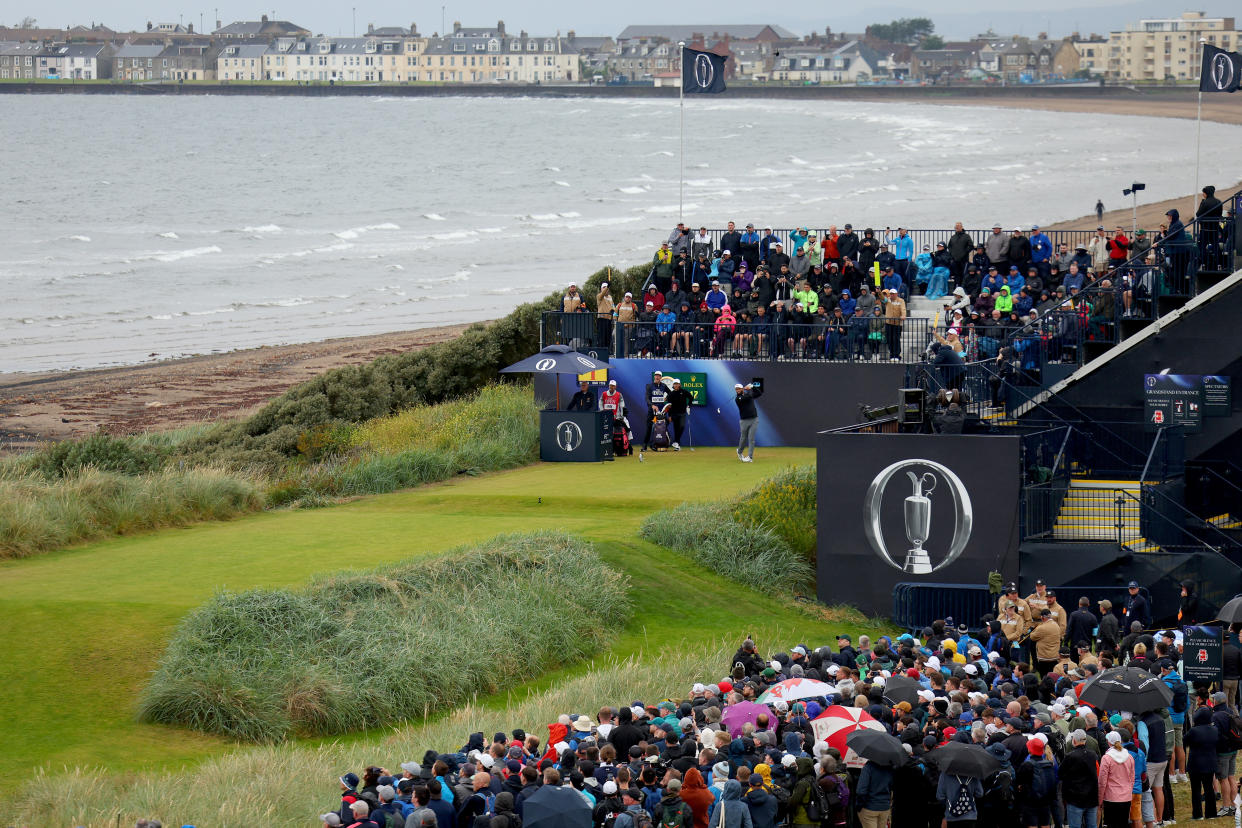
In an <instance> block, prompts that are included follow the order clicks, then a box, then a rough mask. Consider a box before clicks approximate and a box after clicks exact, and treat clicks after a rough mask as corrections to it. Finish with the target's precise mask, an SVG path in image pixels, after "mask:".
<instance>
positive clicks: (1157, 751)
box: [1137, 710, 1173, 821]
mask: <svg viewBox="0 0 1242 828" xmlns="http://www.w3.org/2000/svg"><path fill="white" fill-rule="evenodd" d="M1138 722H1139V730H1138V734H1137V735H1138V736H1139V737H1140V738H1141V741H1142V745H1143V748H1144V750H1145V751H1146V752H1147V780H1148V783H1149V784H1148V790H1146V791H1144V792H1143V799H1144V800H1145V801H1144V802H1143V806H1144V810H1146V807H1147V804H1148V803H1147V802H1146V800H1147V799H1148V798H1150V799H1151V808H1152V813H1154V814H1157V815H1161V816H1163V814H1164V776H1165V772H1166V771H1167V770H1168V768H1169V753H1170V750H1169V749H1170V748H1171V747H1172V746H1173V745H1172V744H1171V741H1172V740H1171V739H1166V738H1165V737H1166V735H1167V736H1172V735H1173V721H1172V720H1171V719H1170V718H1169V713H1168V711H1167V710H1148V711H1147V712H1146V713H1143V714H1142V715H1141V716H1140V717H1139V718H1138ZM1166 722H1167V723H1168V724H1167V726H1166ZM1153 821H1154V820H1153Z"/></svg>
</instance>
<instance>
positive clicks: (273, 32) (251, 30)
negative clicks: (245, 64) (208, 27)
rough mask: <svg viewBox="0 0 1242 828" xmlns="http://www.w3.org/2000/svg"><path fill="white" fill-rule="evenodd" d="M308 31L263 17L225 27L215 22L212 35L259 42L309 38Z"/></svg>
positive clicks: (285, 22)
mask: <svg viewBox="0 0 1242 828" xmlns="http://www.w3.org/2000/svg"><path fill="white" fill-rule="evenodd" d="M310 34H311V32H310V30H309V29H304V28H302V27H301V26H298V25H297V24H295V23H290V22H289V21H288V20H269V19H268V17H267V15H266V14H265V15H263V16H262V17H260V18H259V19H258V20H236V21H234V22H232V23H230V24H229V25H227V26H221V25H220V21H219V20H217V21H216V30H215V31H214V32H212V35H213V36H214V37H216V38H219V39H221V40H261V41H268V42H270V41H272V40H275V39H276V38H278V37H310Z"/></svg>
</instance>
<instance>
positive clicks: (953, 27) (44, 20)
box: [2, 0, 1242, 39]
mask: <svg viewBox="0 0 1242 828" xmlns="http://www.w3.org/2000/svg"><path fill="white" fill-rule="evenodd" d="M268 2H269V3H274V5H269V6H267V7H263V6H259V5H254V4H253V3H247V2H238V0H39V2H35V0H12V1H11V2H7V3H5V7H6V8H5V11H4V12H3V14H4V15H5V18H6V19H3V21H2V22H4V23H5V24H7V25H13V24H15V23H16V22H17V21H18V20H20V19H21V18H22V17H23V16H24V15H30V16H32V17H34V18H35V19H36V20H37V21H38V23H39V25H40V26H47V27H56V26H66V25H71V24H77V23H83V24H89V23H92V22H103V23H106V24H107V25H108V26H111V27H112V28H114V29H118V30H129V29H139V28H145V27H146V23H147V21H151V22H153V23H168V22H185V23H191V22H192V23H194V24H195V28H196V29H197V28H198V27H199V22H200V20H201V21H202V25H203V26H205V27H206V29H207V30H208V31H210V30H211V29H212V28H214V26H213V24H212V21H213V19H214V18H215V17H216V16H217V14H218V16H219V17H220V19H222V20H224V22H225V23H228V22H230V21H232V20H253V19H257V18H258V17H259V15H260V14H263V13H265V12H266V13H267V14H269V15H271V14H273V13H274V14H275V16H276V17H278V18H281V19H288V20H292V21H293V22H295V23H298V24H300V25H302V26H305V27H306V28H308V29H311V30H312V31H314V32H316V33H322V34H328V35H349V34H350V33H351V29H352V27H353V25H354V22H353V21H354V13H355V12H354V10H355V9H356V15H357V27H358V31H359V32H363V31H365V30H366V24H367V23H374V24H375V25H377V26H409V25H410V24H411V23H417V24H418V28H419V31H420V32H421V33H423V34H431V33H432V32H437V31H439V30H440V28H441V20H444V21H445V22H446V23H447V25H448V27H451V26H452V24H453V21H455V20H459V21H461V22H462V24H463V25H466V26H472V25H473V26H491V25H494V24H495V22H496V21H497V20H504V21H505V24H506V27H507V28H508V29H509V30H510V31H515V32H516V31H518V30H519V29H525V30H527V31H529V32H531V33H532V34H540V35H543V34H552V33H555V32H556V31H558V30H559V31H560V32H561V33H565V32H567V31H569V30H570V29H573V30H575V31H576V32H577V33H578V34H580V35H583V34H607V35H616V34H617V33H618V32H620V31H621V29H622V28H624V27H625V26H626V25H628V24H630V23H646V24H653V23H661V22H663V23H677V24H697V23H703V24H704V25H709V24H712V23H776V24H779V25H782V26H784V27H786V28H788V29H790V30H792V31H794V32H796V33H798V34H806V33H808V32H810V31H823V30H824V28H825V27H831V28H832V29H833V31H837V32H842V31H846V32H851V31H861V30H862V29H863V28H864V27H865V26H866V25H867V24H868V23H882V22H888V21H889V20H893V19H894V18H900V17H919V16H928V17H931V18H932V20H933V21H934V22H935V24H936V31H937V32H939V33H941V34H943V35H944V36H945V37H947V38H953V39H957V38H968V37H970V36H972V35H974V34H976V33H979V32H982V31H986V30H987V29H988V28H989V27H990V28H992V29H993V30H994V31H996V32H997V33H1000V34H1019V35H1026V36H1031V37H1033V36H1035V35H1038V34H1039V33H1040V32H1048V33H1049V34H1051V35H1052V36H1054V37H1056V36H1061V35H1065V34H1069V33H1070V32H1073V31H1079V32H1081V33H1082V34H1088V33H1090V32H1099V33H1106V32H1108V31H1109V30H1115V29H1121V28H1123V27H1124V25H1125V24H1126V23H1127V22H1132V21H1136V20H1138V19H1139V18H1140V17H1169V16H1178V15H1180V13H1181V11H1182V10H1183V9H1185V8H1193V9H1197V10H1202V11H1206V12H1207V13H1208V14H1209V15H1217V16H1225V15H1230V14H1236V15H1239V16H1242V7H1240V6H1239V4H1238V3H1237V0H1193V5H1192V6H1179V5H1176V4H1173V3H1170V2H1168V0H1046V1H1045V2H1042V3H1039V4H1030V5H1029V6H1027V5H1026V4H1023V5H1022V6H1021V7H1018V8H1014V6H1016V5H1017V4H1015V3H1013V2H1012V0H930V2H925V3H912V2H909V0H898V2H891V3H882V4H881V5H877V6H871V5H869V4H867V3H853V4H828V3H806V4H802V5H801V6H799V5H795V4H792V3H781V4H776V5H775V6H772V5H768V4H758V3H754V2H742V0H712V2H710V3H702V4H694V5H691V4H686V5H683V6H682V7H681V8H680V10H678V11H677V12H676V13H673V14H671V13H670V8H671V7H670V6H669V4H668V3H667V2H666V0H629V2H624V3H598V2H597V3H582V2H568V0H543V2H540V3H525V2H513V0H458V2H446V3H444V4H441V3H440V2H426V0H415V2H399V0H343V1H342V2H338V1H337V0H301V1H300V2H297V3H291V2H284V3H279V2H276V0H268ZM217 4H218V5H217ZM830 5H839V6H840V7H842V8H838V9H831V8H829V9H826V10H824V11H822V12H821V11H819V10H818V9H817V8H816V7H820V8H823V7H829V6H830ZM1005 7H1009V8H1005ZM695 8H697V10H698V14H694V13H691V10H692V9H695ZM8 18H11V19H8Z"/></svg>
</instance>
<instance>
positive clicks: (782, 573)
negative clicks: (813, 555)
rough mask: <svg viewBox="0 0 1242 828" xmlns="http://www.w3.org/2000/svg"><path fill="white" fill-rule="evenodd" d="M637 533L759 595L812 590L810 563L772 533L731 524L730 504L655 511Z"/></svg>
mask: <svg viewBox="0 0 1242 828" xmlns="http://www.w3.org/2000/svg"><path fill="white" fill-rule="evenodd" d="M640 533H641V534H642V536H643V537H644V538H646V539H647V540H649V541H651V542H652V543H656V544H659V545H660V546H667V547H668V548H670V549H673V550H675V551H677V552H680V553H682V554H684V555H687V556H689V557H690V558H691V559H693V560H694V561H696V562H697V563H699V564H702V565H703V566H705V567H707V568H708V569H711V570H713V571H714V572H717V573H719V574H721V575H723V576H725V577H726V578H731V579H733V580H735V581H738V582H739V583H743V584H746V585H747V586H750V587H752V588H754V589H757V590H760V591H762V592H770V593H788V592H795V593H813V592H814V584H815V572H814V570H813V569H812V568H811V566H810V564H808V563H807V562H806V560H805V559H803V558H802V557H801V556H799V555H798V554H797V553H795V552H794V551H793V550H792V549H790V548H789V544H787V543H786V542H785V541H784V540H783V539H782V538H781V537H780V536H779V535H778V534H777V533H776V532H775V531H773V530H772V529H769V528H767V527H766V526H752V525H748V524H743V523H738V522H736V521H735V520H733V517H732V512H731V506H730V504H728V503H683V504H682V505H680V506H677V507H675V508H673V509H666V510H664V511H660V512H656V513H655V514H653V515H651V516H650V517H649V518H647V520H645V521H644V522H643V525H642V529H641V530H640Z"/></svg>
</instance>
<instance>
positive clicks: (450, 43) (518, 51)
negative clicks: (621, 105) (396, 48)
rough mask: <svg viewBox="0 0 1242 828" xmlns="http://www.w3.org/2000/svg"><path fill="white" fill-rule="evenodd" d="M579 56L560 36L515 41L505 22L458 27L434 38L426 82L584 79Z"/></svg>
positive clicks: (424, 62) (421, 70) (522, 35)
mask: <svg viewBox="0 0 1242 828" xmlns="http://www.w3.org/2000/svg"><path fill="white" fill-rule="evenodd" d="M578 62H579V61H578V53H577V52H575V51H574V50H573V49H572V48H570V47H569V45H568V44H567V43H566V39H565V38H563V37H559V36H552V37H547V36H545V37H538V36H535V37H532V36H530V35H528V34H527V33H526V32H525V31H522V32H519V34H518V35H517V36H516V37H514V36H512V35H509V34H508V33H507V32H506V31H505V24H504V21H503V20H501V21H499V22H498V23H497V24H496V28H494V29H481V28H466V27H463V26H462V25H461V24H460V23H454V24H453V33H452V34H451V35H449V36H447V37H433V38H430V39H428V41H427V45H426V48H425V49H424V50H423V52H422V55H421V56H420V58H419V60H418V66H417V70H418V77H417V78H411V80H415V79H416V80H420V81H426V82H435V83H557V82H560V83H564V82H570V81H576V80H580V79H581V76H580V74H579V65H578Z"/></svg>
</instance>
